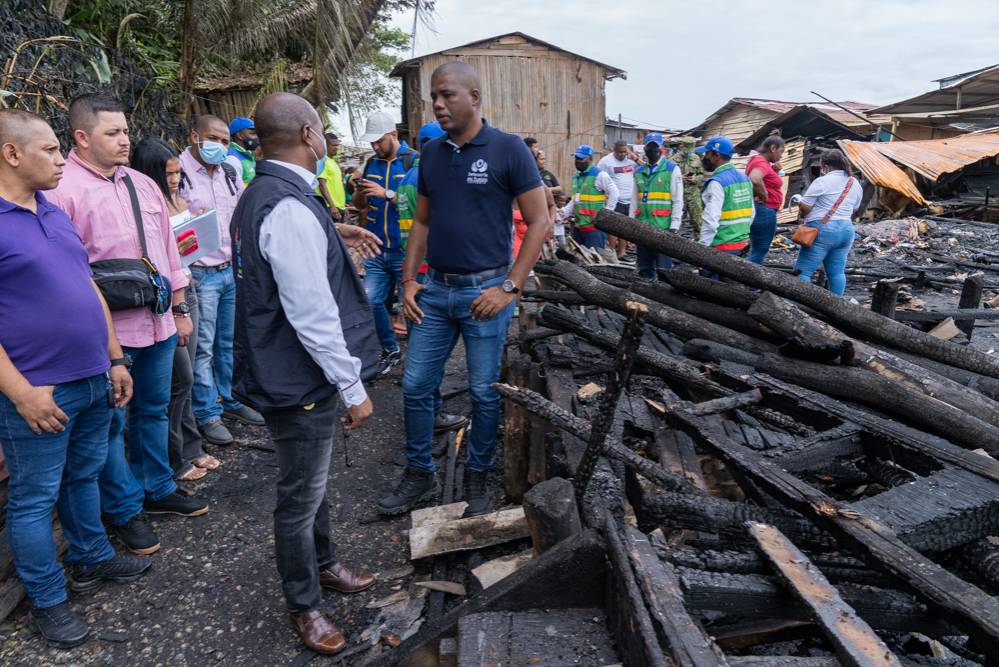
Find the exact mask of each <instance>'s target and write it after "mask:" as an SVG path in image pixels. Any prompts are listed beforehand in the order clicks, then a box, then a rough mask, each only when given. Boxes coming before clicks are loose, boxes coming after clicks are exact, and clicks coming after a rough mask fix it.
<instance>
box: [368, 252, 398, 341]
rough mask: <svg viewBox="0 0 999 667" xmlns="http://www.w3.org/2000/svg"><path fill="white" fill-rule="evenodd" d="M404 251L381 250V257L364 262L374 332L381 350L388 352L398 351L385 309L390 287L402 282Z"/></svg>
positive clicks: (390, 321)
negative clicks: (376, 333)
mask: <svg viewBox="0 0 999 667" xmlns="http://www.w3.org/2000/svg"><path fill="white" fill-rule="evenodd" d="M405 259H406V251H405V250H403V249H402V248H389V249H388V250H382V254H381V255H377V256H375V257H371V258H368V259H366V260H364V291H365V292H367V293H368V301H370V302H371V312H372V314H373V315H374V316H375V331H377V332H378V342H379V343H380V344H381V346H382V349H383V350H386V351H388V352H392V351H393V350H397V349H399V343H398V342H397V341H396V339H395V332H394V331H392V320H391V319H390V318H389V314H388V310H387V309H386V308H385V299H386V298H387V297H388V293H389V290H390V289H392V285H393V284H395V285H398V284H399V283H400V282H402V262H403V260H405Z"/></svg>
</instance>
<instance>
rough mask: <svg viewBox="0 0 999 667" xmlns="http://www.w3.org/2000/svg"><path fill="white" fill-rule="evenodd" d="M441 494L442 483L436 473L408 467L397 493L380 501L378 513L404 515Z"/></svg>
mask: <svg viewBox="0 0 999 667" xmlns="http://www.w3.org/2000/svg"><path fill="white" fill-rule="evenodd" d="M440 492H441V483H440V482H439V481H437V474H436V473H434V472H431V471H429V470H420V469H419V468H414V467H412V466H407V467H406V472H404V473H403V475H402V481H401V482H399V486H398V487H396V490H395V493H393V494H392V495H391V496H388V497H387V498H382V499H381V501H379V503H378V512H379V513H380V514H402V513H404V512H408V511H409V510H410V508H411V507H413V505H416V504H417V503H421V502H423V501H424V500H430V499H431V498H433V497H435V496H436V495H437V494H438V493H440Z"/></svg>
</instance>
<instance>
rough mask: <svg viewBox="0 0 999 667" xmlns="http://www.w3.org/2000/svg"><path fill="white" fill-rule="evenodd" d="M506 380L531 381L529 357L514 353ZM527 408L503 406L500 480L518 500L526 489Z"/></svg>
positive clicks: (528, 462) (507, 493)
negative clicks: (501, 478) (501, 477)
mask: <svg viewBox="0 0 999 667" xmlns="http://www.w3.org/2000/svg"><path fill="white" fill-rule="evenodd" d="M505 379H506V381H507V382H509V383H511V384H514V385H517V386H528V385H529V384H530V382H531V357H530V356H529V355H526V354H521V355H517V356H516V357H514V358H513V359H512V360H511V361H509V362H508V363H507V366H506V377H505ZM528 427H529V424H528V420H527V410H525V409H524V408H523V407H522V406H520V405H517V404H515V403H512V402H510V403H507V405H505V406H504V409H503V484H504V490H505V491H506V495H507V497H508V498H509V499H510V500H511V501H512V502H514V503H519V502H520V499H521V498H523V497H524V492H526V491H527V489H528V486H527V473H528V468H529V465H530V461H529V458H528Z"/></svg>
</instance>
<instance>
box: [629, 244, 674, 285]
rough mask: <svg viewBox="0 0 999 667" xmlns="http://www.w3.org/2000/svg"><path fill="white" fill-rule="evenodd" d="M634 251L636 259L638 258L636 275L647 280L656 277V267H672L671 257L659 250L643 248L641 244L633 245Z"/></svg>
mask: <svg viewBox="0 0 999 667" xmlns="http://www.w3.org/2000/svg"><path fill="white" fill-rule="evenodd" d="M635 251H636V254H637V257H636V259H637V260H638V275H640V276H641V277H643V278H645V279H647V280H655V279H656V269H657V268H659V269H672V268H673V258H672V257H670V256H669V255H664V254H662V253H661V252H656V251H655V250H650V249H648V248H643V247H642V246H635Z"/></svg>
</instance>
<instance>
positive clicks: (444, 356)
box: [402, 276, 513, 471]
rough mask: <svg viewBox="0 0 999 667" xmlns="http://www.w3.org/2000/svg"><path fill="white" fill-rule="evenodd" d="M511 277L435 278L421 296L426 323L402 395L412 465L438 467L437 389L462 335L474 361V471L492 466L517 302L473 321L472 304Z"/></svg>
mask: <svg viewBox="0 0 999 667" xmlns="http://www.w3.org/2000/svg"><path fill="white" fill-rule="evenodd" d="M504 280H506V277H505V276H499V277H497V278H492V279H490V280H486V281H484V282H482V283H480V284H476V285H470V286H462V287H449V286H448V285H446V284H445V283H444V282H442V278H438V279H437V280H433V281H430V282H429V283H428V284H427V287H426V289H424V290H423V291H422V292H421V293H420V296H419V305H420V309H421V310H422V311H423V322H422V323H420V324H416V323H413V324H412V326H411V327H410V330H409V331H410V333H409V342H408V344H407V354H406V370H405V373H404V374H403V377H402V396H403V401H404V405H405V415H406V447H405V449H404V450H403V451H404V452H405V454H406V458H407V459H408V460H409V465H411V466H413V467H414V468H420V469H422V470H433V469H434V460H433V458H432V457H431V455H430V449H431V442H432V440H433V437H434V414H436V413H435V406H434V402H435V392H437V393H438V395H439V388H440V384H441V380H442V379H443V378H444V364H445V363H446V362H447V360H448V358H450V356H451V351H452V350H453V349H454V346H455V344H456V343H457V342H458V336H459V335H461V337H462V340H464V342H465V360H466V363H467V364H468V394H469V396H470V397H471V399H472V427H471V434H470V435H469V436H468V452H469V456H468V459H467V460H466V461H465V467H466V468H469V469H470V470H480V471H481V470H488V469H489V468H490V467H491V466H492V463H493V461H492V457H493V448H494V447H495V446H496V430H497V429H498V428H499V412H500V395H499V394H498V393H497V392H496V390H495V389H493V388H492V383H493V382H499V379H500V363H501V361H502V357H503V342H504V340H505V339H506V330H507V329H508V328H509V326H510V319H511V317H512V316H513V302H511V303H510V305H509V306H507V307H506V308H504V309H503V310H501V311H500V312H499V313H497V314H496V315H495V316H494V317H493V319H491V320H489V321H488V322H479V321H477V320H474V319H472V313H471V312H469V307H470V306H471V305H472V302H473V301H475V300H476V299H477V298H479V296H480V295H481V294H482V292H483V290H486V289H489V288H490V287H496V286H497V285H502V284H503V281H504Z"/></svg>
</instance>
